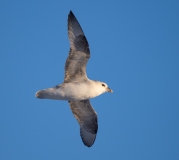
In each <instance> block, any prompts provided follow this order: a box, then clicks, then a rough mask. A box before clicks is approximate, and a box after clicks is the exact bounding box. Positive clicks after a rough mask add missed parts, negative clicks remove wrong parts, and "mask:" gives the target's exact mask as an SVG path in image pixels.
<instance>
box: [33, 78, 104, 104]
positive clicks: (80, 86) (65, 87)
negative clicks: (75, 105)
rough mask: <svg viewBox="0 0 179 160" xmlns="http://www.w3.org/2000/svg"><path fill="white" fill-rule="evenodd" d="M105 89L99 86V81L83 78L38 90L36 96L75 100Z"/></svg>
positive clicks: (88, 96)
mask: <svg viewBox="0 0 179 160" xmlns="http://www.w3.org/2000/svg"><path fill="white" fill-rule="evenodd" d="M97 84H100V87H98V85H97ZM103 84H104V83H103ZM104 85H106V84H104ZM106 86H107V85H106ZM105 91H106V89H105V88H103V87H101V82H99V81H93V80H83V81H78V82H69V83H62V84H60V85H57V86H55V87H53V88H47V89H44V90H40V91H38V92H37V93H36V97H37V98H41V99H54V100H67V101H76V100H86V99H90V98H94V97H96V96H99V95H100V94H102V93H104V92H105Z"/></svg>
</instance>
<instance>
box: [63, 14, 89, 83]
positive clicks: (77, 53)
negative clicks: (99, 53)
mask: <svg viewBox="0 0 179 160" xmlns="http://www.w3.org/2000/svg"><path fill="white" fill-rule="evenodd" d="M68 37H69V41H70V52H69V56H68V58H67V60H66V64H65V79H64V82H72V81H78V80H86V79H87V75H86V64H87V62H88V59H89V58H90V50H89V45H88V41H87V39H86V37H85V35H84V33H83V30H82V28H81V26H80V24H79V23H78V21H77V19H76V17H75V16H74V14H73V13H72V11H70V13H69V15H68Z"/></svg>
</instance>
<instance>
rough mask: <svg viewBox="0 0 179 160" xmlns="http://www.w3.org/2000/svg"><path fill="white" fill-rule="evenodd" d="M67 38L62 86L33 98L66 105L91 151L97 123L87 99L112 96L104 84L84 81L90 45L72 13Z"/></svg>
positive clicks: (69, 17) (39, 93) (39, 92)
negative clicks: (68, 49)
mask: <svg viewBox="0 0 179 160" xmlns="http://www.w3.org/2000/svg"><path fill="white" fill-rule="evenodd" d="M68 37H69V40H70V52H69V56H68V58H67V60H66V64H65V78H64V82H63V83H62V84H60V85H57V86H55V87H52V88H47V89H43V90H40V91H38V92H37V93H36V97H37V98H40V99H54V100H66V101H68V102H69V105H70V109H71V111H72V113H73V115H74V117H75V118H76V119H77V121H78V123H79V125H80V135H81V138H82V140H83V143H84V145H86V146H88V147H91V146H92V145H93V143H94V141H95V139H96V134H97V131H98V121H97V114H96V112H95V111H94V109H93V107H92V106H91V104H90V101H89V99H90V98H94V97H96V96H99V95H100V94H102V93H105V92H112V90H111V89H110V88H108V86H107V84H106V83H104V82H100V81H94V80H89V79H88V78H87V74H86V64H87V62H88V59H89V58H90V50H89V45H88V41H87V39H86V37H85V35H84V33H83V30H82V28H81V26H80V24H79V23H78V21H77V19H76V17H75V16H74V14H73V13H72V11H70V13H69V15H68Z"/></svg>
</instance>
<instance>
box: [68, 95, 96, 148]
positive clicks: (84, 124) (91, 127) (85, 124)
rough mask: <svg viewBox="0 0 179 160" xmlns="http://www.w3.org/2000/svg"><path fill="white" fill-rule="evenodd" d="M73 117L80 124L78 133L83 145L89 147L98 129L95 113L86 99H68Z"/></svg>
mask: <svg viewBox="0 0 179 160" xmlns="http://www.w3.org/2000/svg"><path fill="white" fill-rule="evenodd" d="M69 104H70V108H71V110H72V112H73V115H74V117H75V118H76V119H77V121H78V123H79V125H80V135H81V138H82V141H83V143H84V145H85V146H88V147H91V146H92V145H93V143H94V141H95V139H96V134H97V131H98V121H97V114H96V112H95V110H94V109H93V107H92V106H91V104H90V101H89V99H88V100H82V101H69Z"/></svg>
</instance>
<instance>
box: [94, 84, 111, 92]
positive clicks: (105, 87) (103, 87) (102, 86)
mask: <svg viewBox="0 0 179 160" xmlns="http://www.w3.org/2000/svg"><path fill="white" fill-rule="evenodd" d="M96 82H97V83H98V86H99V88H98V89H100V91H101V92H102V93H105V92H110V93H112V92H113V90H112V89H110V88H109V87H108V85H107V84H106V83H104V82H100V81H96Z"/></svg>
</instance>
